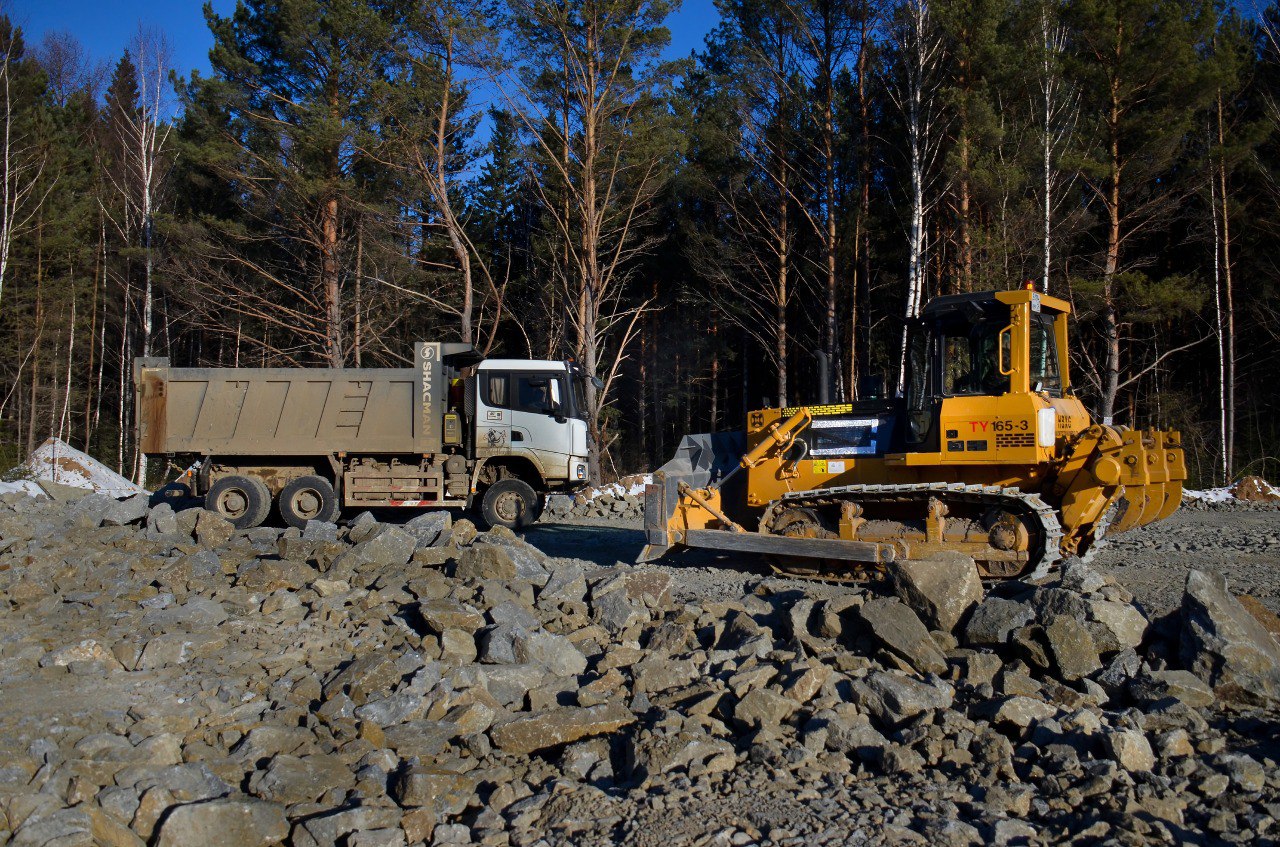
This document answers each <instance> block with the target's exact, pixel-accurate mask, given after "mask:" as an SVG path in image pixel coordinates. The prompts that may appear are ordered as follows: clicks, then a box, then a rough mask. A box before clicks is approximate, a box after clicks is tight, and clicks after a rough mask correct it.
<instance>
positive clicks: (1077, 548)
mask: <svg viewBox="0 0 1280 847" xmlns="http://www.w3.org/2000/svg"><path fill="white" fill-rule="evenodd" d="M1070 314H1071V306H1070V304H1069V303H1068V302H1066V301H1065V300H1061V299H1059V298H1056V297H1051V296H1049V295H1047V294H1042V293H1040V292H1038V291H1036V290H1035V289H1034V287H1032V286H1031V285H1030V284H1028V286H1026V287H1024V288H1019V289H1015V290H1011V291H998V292H994V291H993V292H983V293H972V294H957V295H948V296H941V297H935V298H933V299H932V300H930V301H929V302H928V303H927V304H926V306H925V308H924V309H923V311H922V313H921V315H920V317H919V318H918V319H915V320H912V321H910V322H909V324H908V327H907V332H906V341H905V345H904V350H903V368H902V373H903V379H902V386H901V388H900V390H899V391H897V392H895V394H896V396H894V397H888V398H876V397H870V398H866V399H861V398H860V399H858V400H856V401H854V402H851V403H837V404H831V403H822V404H816V405H809V406H798V407H792V408H768V409H760V410H757V411H751V412H749V413H748V414H747V421H746V423H747V426H746V431H745V432H720V433H708V434H701V435H690V436H686V437H685V438H684V439H683V441H682V442H681V444H680V446H679V448H678V450H677V452H676V455H675V457H674V458H673V459H672V460H671V461H670V462H668V463H667V464H666V465H664V466H663V467H661V468H660V469H658V470H657V471H656V472H655V473H654V475H653V482H652V483H651V484H649V485H647V486H646V490H645V534H646V542H647V544H646V546H645V548H644V550H643V551H642V552H641V554H640V557H639V559H640V561H650V560H653V559H656V558H658V557H660V556H662V555H664V554H666V553H667V552H668V551H672V550H676V549H680V548H708V549H712V550H721V551H729V552H740V553H758V554H764V555H766V556H767V557H768V558H769V561H770V562H772V563H773V566H774V568H775V570H778V571H781V572H785V573H787V574H791V575H795V576H804V577H812V578H818V579H825V580H836V581H839V580H854V579H866V578H873V577H875V576H876V575H877V574H883V573H884V572H885V570H886V568H887V567H888V566H889V564H890V563H892V562H895V561H902V560H910V559H927V558H930V557H933V556H936V555H938V554H940V553H943V552H945V551H956V552H960V553H963V554H965V555H968V556H971V557H972V558H973V560H974V563H975V565H976V567H977V569H978V572H979V574H981V575H982V576H984V577H989V578H995V579H1010V578H1019V577H1025V576H1028V575H1031V574H1042V573H1045V572H1047V571H1048V570H1049V569H1050V568H1052V567H1053V566H1054V565H1055V563H1057V562H1060V561H1063V560H1065V559H1066V558H1069V557H1072V556H1078V557H1081V558H1085V559H1088V558H1091V557H1092V555H1093V554H1094V553H1096V551H1097V550H1098V549H1099V548H1100V546H1101V545H1102V543H1103V539H1104V536H1105V535H1106V534H1107V533H1108V532H1111V533H1118V532H1123V531H1125V530H1128V529H1131V528H1133V527H1136V526H1142V525H1144V524H1149V523H1152V522H1154V521H1158V520H1162V519H1164V518H1167V517H1168V516H1169V515H1171V514H1172V513H1173V512H1174V511H1175V510H1176V509H1177V508H1178V506H1179V504H1180V503H1181V499H1182V484H1183V481H1184V480H1185V479H1186V475H1187V474H1186V464H1185V460H1184V457H1183V451H1182V446H1181V438H1180V435H1179V433H1178V432H1176V431H1173V430H1154V429H1151V430H1133V429H1128V428H1126V427H1123V426H1115V425H1111V424H1110V422H1107V423H1098V422H1095V421H1093V420H1092V419H1091V418H1090V416H1089V413H1088V411H1086V409H1085V406H1084V404H1083V403H1082V402H1081V400H1080V399H1079V398H1078V397H1077V396H1076V394H1075V392H1074V391H1073V390H1072V385H1071V380H1070V373H1069V370H1068V356H1067V355H1066V354H1067V351H1068V318H1069V316H1070Z"/></svg>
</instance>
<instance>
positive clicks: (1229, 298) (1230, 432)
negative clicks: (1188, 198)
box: [1218, 91, 1236, 485]
mask: <svg viewBox="0 0 1280 847" xmlns="http://www.w3.org/2000/svg"><path fill="white" fill-rule="evenodd" d="M1225 136H1226V130H1225V128H1224V126H1223V118H1222V92H1221V91H1219V92H1218V150H1219V152H1221V151H1223V149H1224V145H1225V143H1226V138H1225ZM1218 178H1219V181H1220V186H1221V191H1220V192H1219V201H1220V202H1221V203H1222V280H1223V295H1224V298H1225V300H1226V324H1227V326H1226V329H1227V343H1226V368H1225V373H1224V374H1223V381H1224V382H1225V383H1226V391H1225V395H1226V396H1225V398H1224V399H1225V403H1224V407H1225V412H1224V414H1225V418H1226V427H1225V428H1224V455H1225V461H1226V464H1225V472H1226V479H1225V480H1224V483H1223V484H1226V485H1229V484H1230V483H1231V480H1232V478H1233V476H1234V471H1235V449H1236V309H1235V293H1234V291H1233V289H1232V278H1231V215H1230V205H1229V204H1228V202H1227V163H1226V160H1225V159H1224V160H1223V161H1222V162H1221V164H1220V165H1219V168H1218Z"/></svg>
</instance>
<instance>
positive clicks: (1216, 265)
mask: <svg viewBox="0 0 1280 847" xmlns="http://www.w3.org/2000/svg"><path fill="white" fill-rule="evenodd" d="M1209 152H1210V155H1211V156H1212V152H1213V150H1212V146H1210V151H1209ZM1211 161H1212V160H1211ZM1209 217H1210V218H1211V219H1212V221H1213V312H1214V324H1215V327H1214V328H1215V329H1216V330H1217V332H1216V333H1215V335H1216V336H1217V341H1218V435H1219V443H1218V446H1219V450H1220V451H1221V452H1220V459H1219V464H1218V467H1219V469H1220V470H1221V471H1222V479H1221V480H1220V481H1222V482H1223V483H1224V484H1225V483H1226V482H1229V481H1230V479H1231V470H1230V468H1231V460H1230V459H1229V458H1228V454H1229V453H1230V451H1229V450H1228V447H1227V445H1228V439H1227V352H1226V320H1225V317H1224V312H1225V309H1224V308H1223V298H1222V233H1221V227H1220V226H1219V225H1218V173H1217V168H1216V167H1214V168H1213V172H1211V173H1210V175H1209Z"/></svg>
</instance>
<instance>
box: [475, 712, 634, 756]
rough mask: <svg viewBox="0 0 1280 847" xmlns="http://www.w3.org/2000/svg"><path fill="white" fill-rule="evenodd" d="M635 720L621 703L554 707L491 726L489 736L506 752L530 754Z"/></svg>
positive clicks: (608, 731)
mask: <svg viewBox="0 0 1280 847" xmlns="http://www.w3.org/2000/svg"><path fill="white" fill-rule="evenodd" d="M635 720H636V718H635V715H633V714H631V712H630V711H628V710H627V709H626V707H625V706H623V705H622V704H621V703H609V704H607V705H603V706H588V707H585V708H583V707H573V708H562V709H553V710H551V711H546V712H540V713H537V714H533V715H528V716H520V717H517V718H515V719H513V720H510V721H507V722H505V723H500V724H497V725H495V726H493V727H492V728H490V730H489V738H490V739H492V741H493V744H494V746H495V747H497V748H498V749H500V750H503V751H504V752H507V753H511V754H513V755H516V756H527V755H528V754H530V753H532V752H534V751H536V750H543V749H546V748H548V747H558V746H560V745H561V744H568V743H570V742H573V741H577V740H578V739H580V738H587V737H589V736H592V735H604V734H606V733H610V732H615V731H617V730H619V729H621V728H622V727H624V726H627V725H628V724H631V723H634V722H635Z"/></svg>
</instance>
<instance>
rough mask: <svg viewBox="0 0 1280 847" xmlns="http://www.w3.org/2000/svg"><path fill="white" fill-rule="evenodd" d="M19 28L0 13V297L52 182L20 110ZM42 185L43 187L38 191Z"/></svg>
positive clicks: (23, 88) (28, 89)
mask: <svg viewBox="0 0 1280 847" xmlns="http://www.w3.org/2000/svg"><path fill="white" fill-rule="evenodd" d="M24 53H25V47H24V45H23V40H22V32H21V30H19V29H17V28H15V27H14V26H13V25H12V24H11V23H10V22H9V19H8V17H6V16H3V15H0V97H3V101H0V109H2V110H3V114H0V121H3V127H0V131H2V132H3V137H2V138H0V302H2V298H3V296H4V285H5V281H6V278H7V276H8V274H9V263H10V257H11V256H12V254H13V245H14V242H15V241H16V240H17V239H18V238H19V237H21V236H22V235H23V234H24V233H25V232H27V231H28V230H30V229H31V227H32V222H33V221H34V220H35V217H36V215H37V213H38V212H39V209H40V206H41V205H42V203H43V202H44V199H45V196H46V195H47V193H48V191H50V190H52V183H49V182H46V181H45V180H44V179H43V177H44V171H45V166H46V164H47V161H48V154H47V153H46V152H45V151H44V150H43V149H41V147H40V145H39V144H37V143H36V139H35V138H34V137H33V136H32V134H31V130H30V126H29V123H28V121H27V120H26V119H25V117H24V111H25V110H26V109H28V108H29V107H30V105H31V104H32V103H33V101H32V100H28V99H27V98H29V97H33V96H34V95H35V92H34V91H33V90H32V85H31V80H30V73H29V72H27V71H26V66H25V62H26V60H25V56H24ZM42 186H44V188H43V190H42Z"/></svg>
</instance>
